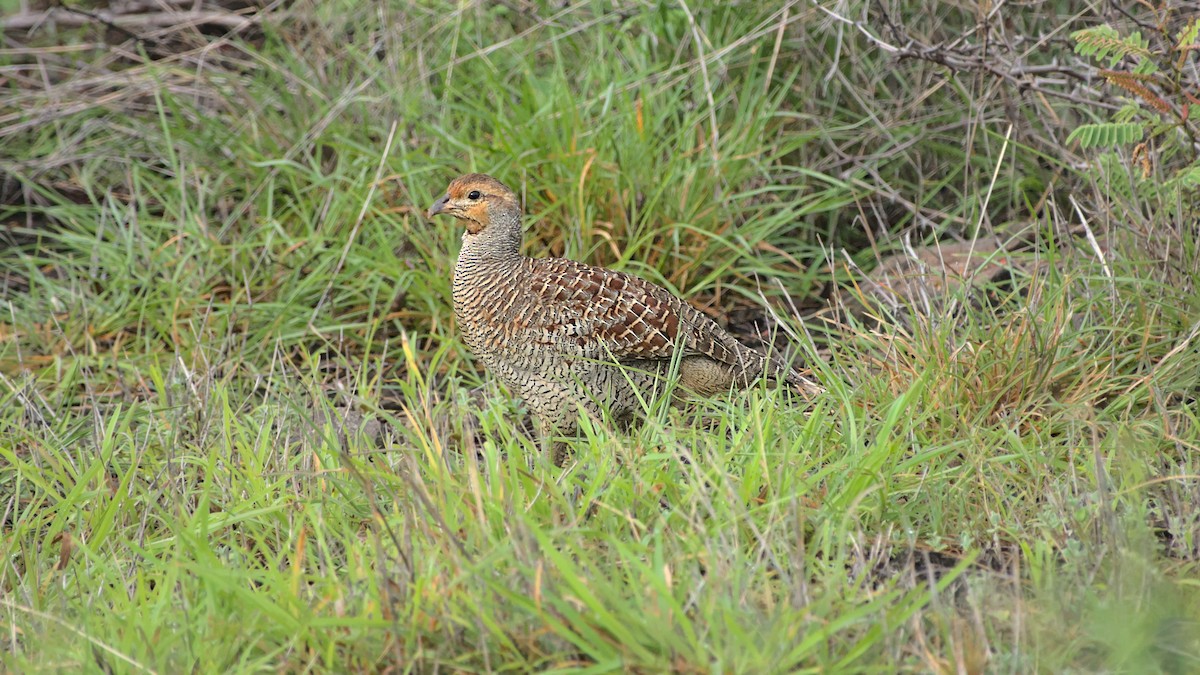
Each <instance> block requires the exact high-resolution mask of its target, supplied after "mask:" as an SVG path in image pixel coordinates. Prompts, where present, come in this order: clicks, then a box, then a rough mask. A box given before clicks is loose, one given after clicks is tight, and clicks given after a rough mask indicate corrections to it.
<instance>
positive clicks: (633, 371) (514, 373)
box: [427, 173, 822, 466]
mask: <svg viewBox="0 0 1200 675" xmlns="http://www.w3.org/2000/svg"><path fill="white" fill-rule="evenodd" d="M427 215H428V217H429V218H430V219H432V218H433V217H434V216H437V215H450V216H453V217H454V218H457V219H458V220H459V221H461V223H462V224H463V225H464V226H465V231H464V232H463V235H462V247H461V249H460V250H459V253H458V259H457V261H456V262H455V265H454V276H453V284H452V295H453V301H454V314H455V317H456V320H457V324H458V327H459V330H460V331H461V334H462V339H463V342H464V343H465V344H466V346H467V348H468V349H469V350H470V352H471V353H472V354H473V355H474V357H475V358H476V359H478V360H479V361H481V362H482V363H483V365H484V367H485V369H486V370H487V371H489V372H490V373H492V374H493V375H494V376H495V377H497V378H498V379H499V380H500V381H501V382H503V383H504V384H505V385H506V386H507V387H508V388H509V390H510V391H511V392H513V393H515V394H516V395H518V396H519V397H520V398H522V399H523V400H524V401H525V405H526V407H527V408H528V409H529V411H530V412H531V413H533V415H534V416H535V417H536V418H537V420H538V432H539V436H540V437H541V443H542V452H543V453H544V454H546V455H547V458H548V459H550V460H551V461H552V462H553V463H554V464H555V465H556V466H562V465H563V463H564V461H565V460H566V459H567V457H568V454H569V453H568V451H567V447H568V446H566V444H564V443H562V442H555V441H554V440H553V438H554V437H555V436H556V434H557V435H563V436H570V435H572V434H574V433H576V432H577V431H578V422H579V419H580V417H579V416H580V414H584V415H588V416H591V417H592V418H593V419H600V416H601V412H602V411H603V410H607V411H608V412H609V414H610V415H611V416H612V418H613V419H614V420H618V421H629V420H630V419H631V418H632V417H634V416H635V415H636V414H637V413H638V412H639V411H641V410H643V403H642V401H643V400H646V399H647V397H648V395H649V394H651V393H652V392H653V391H654V390H655V387H656V386H659V387H661V382H662V378H663V377H664V376H667V375H669V374H670V373H671V364H672V362H673V361H677V362H678V370H677V371H676V373H677V378H678V384H679V386H680V387H682V389H683V390H685V391H686V392H687V393H690V394H692V395H698V396H713V395H715V394H718V393H721V392H728V391H730V390H731V389H734V388H738V389H742V388H746V387H747V386H749V385H751V384H752V383H754V382H756V381H758V380H760V379H763V378H766V379H768V380H773V381H775V382H777V383H778V382H780V381H782V382H783V383H786V384H787V385H791V386H793V387H795V388H797V389H798V390H799V391H800V392H801V393H804V394H806V395H813V394H816V393H818V392H820V391H822V388H821V387H820V386H818V385H817V384H815V383H813V382H811V381H809V380H808V379H806V378H805V377H803V376H802V375H801V374H800V373H799V372H798V371H797V370H795V369H794V368H792V367H791V366H790V365H789V364H788V363H787V362H785V361H784V360H783V359H781V358H780V357H779V356H778V355H770V356H768V355H766V354H763V353H762V352H759V351H757V350H755V349H753V348H751V347H748V346H746V345H743V344H742V343H741V342H738V341H737V339H735V338H734V337H733V336H732V335H730V334H729V333H728V332H726V331H725V330H724V329H722V328H721V327H720V326H719V325H718V324H717V323H716V322H715V321H713V320H712V319H711V318H709V317H708V316H706V315H705V314H704V313H702V312H700V311H699V310H697V309H696V308H694V307H692V306H691V305H689V304H688V303H687V302H685V301H683V300H682V299H680V298H679V297H677V296H676V295H674V294H673V293H671V292H670V291H668V290H667V289H665V288H662V287H661V286H658V285H656V284H653V283H651V282H649V281H646V280H645V279H642V278H640V277H637V276H634V275H632V274H627V273H625V272H620V271H617V270H612V269H608V268H604V267H597V266H593V265H588V264H585V263H582V262H578V261H575V260H571V259H568V258H531V257H527V256H525V255H523V254H522V253H521V243H522V221H523V217H524V210H523V209H522V207H521V203H520V201H519V200H518V198H517V195H516V193H515V192H513V191H512V190H511V189H510V188H509V187H508V186H506V185H505V184H504V183H501V182H500V181H499V180H497V179H496V178H493V177H492V176H489V175H487V174H482V173H469V174H465V175H462V176H459V177H458V178H455V179H454V180H453V181H451V182H450V184H449V186H448V187H447V188H446V192H445V194H443V195H442V196H441V197H439V198H438V199H437V200H436V201H435V202H434V203H433V205H432V206H431V207H430V208H429V210H428V212H427Z"/></svg>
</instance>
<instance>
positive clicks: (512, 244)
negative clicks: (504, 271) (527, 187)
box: [458, 213, 521, 268]
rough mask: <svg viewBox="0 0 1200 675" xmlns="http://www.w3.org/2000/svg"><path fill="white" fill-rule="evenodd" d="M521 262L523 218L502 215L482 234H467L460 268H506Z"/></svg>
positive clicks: (459, 256) (459, 259)
mask: <svg viewBox="0 0 1200 675" xmlns="http://www.w3.org/2000/svg"><path fill="white" fill-rule="evenodd" d="M520 262H521V216H520V214H508V213H502V214H500V215H499V216H498V217H494V218H493V219H492V221H491V222H490V223H489V224H488V225H487V227H485V228H483V230H481V231H480V232H478V233H475V234H471V233H470V232H469V231H468V232H464V233H463V238H462V249H460V250H459V252H458V267H460V268H461V267H463V266H464V265H469V266H472V267H474V266H478V265H486V266H488V267H492V266H503V265H510V264H511V265H516V264H520Z"/></svg>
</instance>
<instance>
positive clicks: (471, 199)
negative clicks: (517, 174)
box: [429, 173, 521, 234]
mask: <svg viewBox="0 0 1200 675" xmlns="http://www.w3.org/2000/svg"><path fill="white" fill-rule="evenodd" d="M440 213H446V214H449V215H451V216H454V217H455V218H458V219H459V220H461V221H463V222H464V223H465V224H466V226H467V232H470V233H471V234H479V233H480V232H482V231H484V230H485V229H487V227H488V226H489V225H491V224H492V223H495V222H497V221H499V222H502V223H504V224H505V225H510V224H512V223H513V222H514V221H516V222H519V221H520V218H521V205H520V203H519V202H518V201H517V195H516V193H514V192H513V191H512V190H510V189H508V186H506V185H505V184H504V183H501V182H500V181H498V180H496V179H495V178H492V177H491V176H489V175H487V174H482V173H469V174H467V175H465V176H459V177H458V178H455V179H454V180H452V181H450V185H449V186H448V187H447V188H446V194H444V195H442V196H441V197H439V198H438V200H437V201H436V202H434V203H433V206H431V207H429V217H430V218H432V217H433V216H436V215H438V214H440ZM518 231H519V230H518Z"/></svg>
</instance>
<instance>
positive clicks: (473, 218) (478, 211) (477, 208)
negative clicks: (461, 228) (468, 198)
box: [462, 201, 490, 234]
mask: <svg viewBox="0 0 1200 675" xmlns="http://www.w3.org/2000/svg"><path fill="white" fill-rule="evenodd" d="M462 215H463V220H465V221H466V224H467V232H470V233H471V234H479V233H480V232H482V231H483V228H485V227H487V226H488V223H489V222H490V219H489V218H488V209H487V204H485V203H484V202H482V201H480V202H479V203H478V204H472V205H471V206H468V207H467V208H465V209H463V211H462Z"/></svg>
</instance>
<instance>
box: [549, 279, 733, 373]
mask: <svg viewBox="0 0 1200 675" xmlns="http://www.w3.org/2000/svg"><path fill="white" fill-rule="evenodd" d="M526 263H527V270H528V272H529V284H530V288H531V290H532V291H533V292H534V294H535V295H536V296H537V297H538V299H539V300H540V301H541V304H540V306H539V307H537V308H535V309H534V311H533V312H531V316H530V319H531V321H530V323H531V324H533V323H537V324H540V327H541V328H542V329H543V330H544V331H545V332H546V337H547V341H548V342H551V343H553V344H556V345H559V346H567V347H571V348H572V351H575V350H576V349H577V350H578V351H579V353H580V354H581V355H584V356H588V357H591V358H614V359H617V360H624V359H669V358H671V356H672V354H673V353H674V351H675V345H676V344H679V345H681V346H682V347H683V350H684V356H689V355H693V354H703V355H705V356H708V357H710V358H712V359H714V360H716V361H720V362H722V363H727V364H730V365H741V363H742V358H739V357H741V353H742V352H743V351H744V350H748V348H747V347H744V346H743V345H741V344H740V343H738V342H737V341H736V340H734V339H733V338H732V337H731V336H730V335H729V334H728V333H726V332H725V331H723V330H722V329H721V327H720V326H718V325H717V324H716V323H715V322H714V321H713V320H712V319H709V318H708V317H707V316H704V314H702V313H700V312H699V311H698V310H696V309H695V308H693V307H692V306H690V305H688V304H687V303H685V302H683V301H682V300H680V299H679V298H677V297H675V296H674V295H672V294H671V293H670V292H668V291H667V290H666V289H664V288H661V287H659V286H656V285H654V284H652V283H650V282H649V281H646V280H645V279H641V278H639V277H635V276H633V275H630V274H625V273H623V272H616V271H614V270H609V269H605V268H602V267H593V266H591V265H586V264H584V263H580V262H576V261H574V260H567V259H565V258H540V259H530V260H527V261H526ZM743 358H744V357H743Z"/></svg>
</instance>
